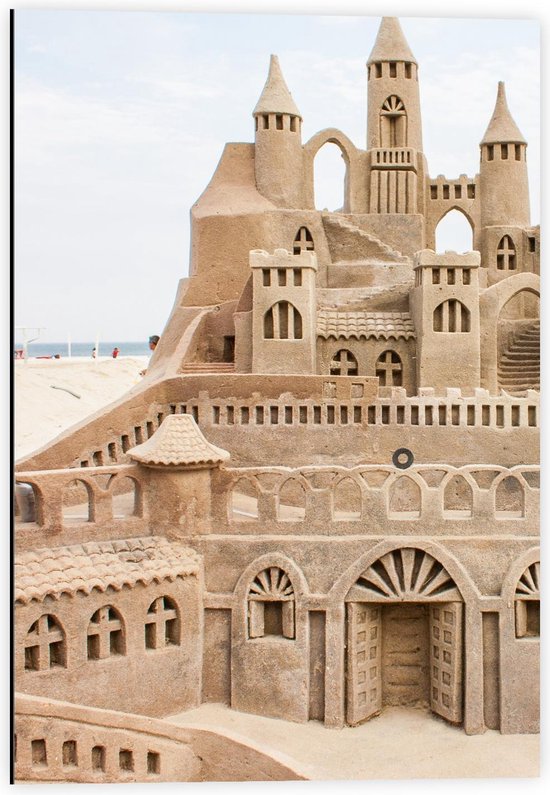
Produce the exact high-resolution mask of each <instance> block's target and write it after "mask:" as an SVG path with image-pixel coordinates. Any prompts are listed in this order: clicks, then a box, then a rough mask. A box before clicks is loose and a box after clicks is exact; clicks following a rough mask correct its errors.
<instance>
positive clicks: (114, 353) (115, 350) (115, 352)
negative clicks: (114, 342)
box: [113, 346, 120, 359]
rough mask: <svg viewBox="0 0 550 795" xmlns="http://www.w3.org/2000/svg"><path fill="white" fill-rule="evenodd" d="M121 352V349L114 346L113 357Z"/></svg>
mask: <svg viewBox="0 0 550 795" xmlns="http://www.w3.org/2000/svg"><path fill="white" fill-rule="evenodd" d="M119 353H120V351H119V349H118V348H117V347H116V346H115V347H114V348H113V359H116V357H117V356H118V354H119Z"/></svg>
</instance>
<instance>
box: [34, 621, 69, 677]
mask: <svg viewBox="0 0 550 795" xmlns="http://www.w3.org/2000/svg"><path fill="white" fill-rule="evenodd" d="M66 664H67V646H66V639H65V631H64V629H63V627H62V626H61V623H60V621H59V619H57V618H56V617H55V616H53V615H51V614H49V613H47V614H44V615H43V616H40V618H38V619H37V620H36V621H34V622H33V623H32V624H31V626H30V628H29V631H28V632H27V636H26V638H25V670H26V671H46V670H48V669H49V668H64V667H65V666H66Z"/></svg>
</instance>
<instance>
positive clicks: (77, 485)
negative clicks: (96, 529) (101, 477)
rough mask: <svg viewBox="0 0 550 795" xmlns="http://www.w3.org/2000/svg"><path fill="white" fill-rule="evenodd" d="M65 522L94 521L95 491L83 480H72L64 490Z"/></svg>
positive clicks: (62, 498)
mask: <svg viewBox="0 0 550 795" xmlns="http://www.w3.org/2000/svg"><path fill="white" fill-rule="evenodd" d="M61 500H62V506H63V508H62V510H63V523H64V524H68V523H69V522H92V521H93V519H94V503H93V492H92V489H91V487H90V485H89V484H88V483H86V482H85V481H83V480H78V479H77V480H71V482H70V483H67V485H66V486H64V487H63V491H62V497H61Z"/></svg>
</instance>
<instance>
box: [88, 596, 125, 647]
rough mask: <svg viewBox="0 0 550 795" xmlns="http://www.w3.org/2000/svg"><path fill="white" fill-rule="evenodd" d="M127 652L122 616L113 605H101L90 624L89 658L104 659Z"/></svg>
mask: <svg viewBox="0 0 550 795" xmlns="http://www.w3.org/2000/svg"><path fill="white" fill-rule="evenodd" d="M125 653H126V644H125V638H124V623H123V621H122V616H121V615H120V613H119V612H118V610H116V608H114V607H113V606H112V605H105V606H104V607H100V608H99V610H96V611H95V613H94V614H93V616H92V617H91V619H90V623H89V624H88V659H89V660H104V659H106V658H107V657H113V656H118V655H121V654H125Z"/></svg>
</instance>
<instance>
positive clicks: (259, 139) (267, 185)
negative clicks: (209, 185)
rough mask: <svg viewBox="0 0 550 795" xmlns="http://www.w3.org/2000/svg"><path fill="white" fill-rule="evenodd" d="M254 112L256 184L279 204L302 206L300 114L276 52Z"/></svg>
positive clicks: (294, 206)
mask: <svg viewBox="0 0 550 795" xmlns="http://www.w3.org/2000/svg"><path fill="white" fill-rule="evenodd" d="M253 116H254V123H255V144H256V146H255V173H256V187H257V188H258V190H259V192H260V193H261V194H262V196H265V198H266V199H269V200H270V201H272V202H273V203H274V204H276V205H277V206H278V207H289V208H300V207H302V206H303V189H302V188H303V163H302V138H301V125H302V116H301V114H300V111H299V110H298V108H297V107H296V104H295V102H294V100H293V99H292V95H291V93H290V91H289V90H288V87H287V85H286V83H285V80H284V78H283V75H282V72H281V67H280V65H279V59H278V58H277V56H276V55H272V56H271V61H270V64H269V75H268V78H267V81H266V84H265V86H264V89H263V91H262V94H261V96H260V99H259V100H258V103H257V104H256V107H255V108H254V111H253Z"/></svg>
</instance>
